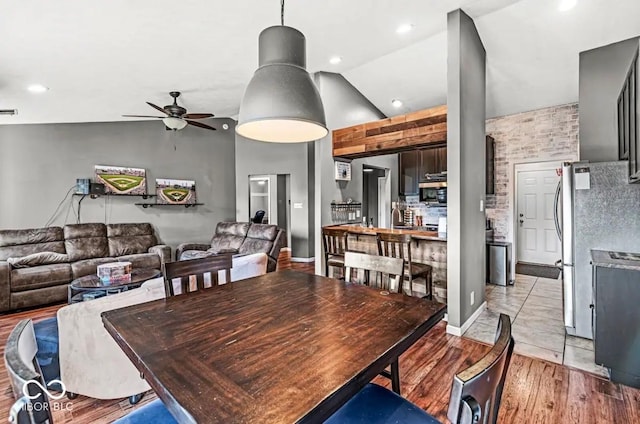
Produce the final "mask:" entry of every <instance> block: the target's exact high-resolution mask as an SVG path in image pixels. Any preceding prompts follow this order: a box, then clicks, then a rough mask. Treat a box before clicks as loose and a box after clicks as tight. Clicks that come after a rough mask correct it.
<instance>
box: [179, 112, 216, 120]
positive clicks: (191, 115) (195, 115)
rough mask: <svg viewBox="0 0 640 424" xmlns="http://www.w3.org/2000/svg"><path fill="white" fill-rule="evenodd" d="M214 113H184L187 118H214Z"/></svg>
mask: <svg viewBox="0 0 640 424" xmlns="http://www.w3.org/2000/svg"><path fill="white" fill-rule="evenodd" d="M213 116H214V115H213V113H187V114H186V115H182V117H183V118H185V119H205V118H213Z"/></svg>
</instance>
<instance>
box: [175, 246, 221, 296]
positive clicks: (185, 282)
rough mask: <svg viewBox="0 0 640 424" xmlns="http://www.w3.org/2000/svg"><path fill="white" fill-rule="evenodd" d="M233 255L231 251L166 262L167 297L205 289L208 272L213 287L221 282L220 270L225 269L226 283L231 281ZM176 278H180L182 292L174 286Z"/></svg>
mask: <svg viewBox="0 0 640 424" xmlns="http://www.w3.org/2000/svg"><path fill="white" fill-rule="evenodd" d="M232 257H233V255H232V254H230V253H229V254H222V255H211V256H205V257H204V258H197V259H190V260H186V261H176V262H167V263H165V264H164V279H165V285H164V288H165V292H166V295H167V297H171V296H176V295H178V294H186V293H189V292H192V291H197V290H203V289H205V282H206V281H205V275H206V274H209V275H210V283H211V287H213V286H217V285H218V284H219V282H220V280H219V274H218V272H219V271H223V273H224V276H225V281H224V282H225V283H229V282H231V268H232V266H233V262H232V261H233V259H232ZM176 279H179V280H180V292H178V293H176V291H175V286H174V280H176ZM193 280H195V284H192V281H193ZM193 286H195V287H193Z"/></svg>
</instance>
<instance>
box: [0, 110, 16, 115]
mask: <svg viewBox="0 0 640 424" xmlns="http://www.w3.org/2000/svg"><path fill="white" fill-rule="evenodd" d="M17 114H18V109H0V115H17Z"/></svg>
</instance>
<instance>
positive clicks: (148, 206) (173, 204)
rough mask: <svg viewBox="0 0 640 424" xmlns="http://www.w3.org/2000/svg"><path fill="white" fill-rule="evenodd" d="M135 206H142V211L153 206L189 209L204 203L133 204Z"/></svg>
mask: <svg viewBox="0 0 640 424" xmlns="http://www.w3.org/2000/svg"><path fill="white" fill-rule="evenodd" d="M134 205H136V206H142V207H143V208H144V209H146V208H153V207H155V206H183V207H185V208H190V207H193V206H202V205H204V203H184V204H180V203H134Z"/></svg>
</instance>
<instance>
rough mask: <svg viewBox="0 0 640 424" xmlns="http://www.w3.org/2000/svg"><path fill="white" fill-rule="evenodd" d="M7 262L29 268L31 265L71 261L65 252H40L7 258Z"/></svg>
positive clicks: (14, 265)
mask: <svg viewBox="0 0 640 424" xmlns="http://www.w3.org/2000/svg"><path fill="white" fill-rule="evenodd" d="M7 262H9V264H10V265H11V266H12V267H14V268H27V267H30V266H39V265H49V264H61V263H66V262H69V258H68V257H67V255H65V254H63V253H56V252H39V253H32V254H30V255H27V256H23V257H20V258H7Z"/></svg>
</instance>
